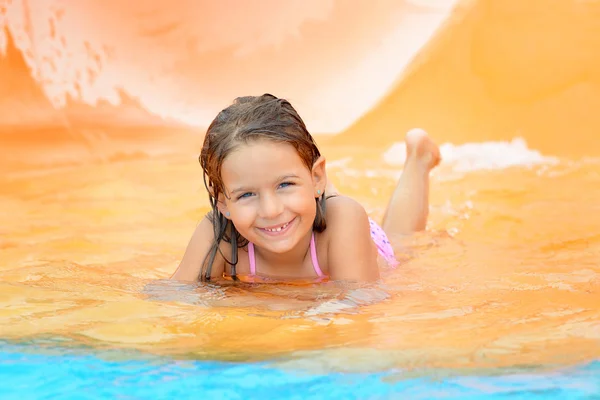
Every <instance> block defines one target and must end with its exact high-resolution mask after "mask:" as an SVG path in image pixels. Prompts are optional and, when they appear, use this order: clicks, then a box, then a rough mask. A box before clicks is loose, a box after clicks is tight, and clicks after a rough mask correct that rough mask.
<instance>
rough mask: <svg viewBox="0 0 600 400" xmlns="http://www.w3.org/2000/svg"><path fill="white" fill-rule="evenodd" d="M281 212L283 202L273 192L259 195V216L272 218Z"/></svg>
mask: <svg viewBox="0 0 600 400" xmlns="http://www.w3.org/2000/svg"><path fill="white" fill-rule="evenodd" d="M282 212H283V202H281V200H280V199H279V197H278V196H276V195H274V194H270V195H266V196H262V197H261V201H260V216H261V217H262V218H265V219H274V218H275V217H277V216H279V214H281V213H282Z"/></svg>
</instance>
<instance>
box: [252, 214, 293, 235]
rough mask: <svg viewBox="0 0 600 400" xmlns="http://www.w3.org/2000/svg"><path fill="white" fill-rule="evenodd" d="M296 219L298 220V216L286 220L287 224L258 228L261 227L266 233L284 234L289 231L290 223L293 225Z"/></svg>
mask: <svg viewBox="0 0 600 400" xmlns="http://www.w3.org/2000/svg"><path fill="white" fill-rule="evenodd" d="M295 220H296V218H294V219H292V220H291V221H289V222H286V223H285V224H281V225H276V226H272V227H270V228H258V229H260V230H261V231H262V232H264V233H266V234H267V235H270V236H278V235H282V234H284V233H285V232H287V231H288V230H289V227H290V225H292V223H293V222H294V221H295Z"/></svg>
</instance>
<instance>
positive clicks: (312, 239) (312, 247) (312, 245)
mask: <svg viewBox="0 0 600 400" xmlns="http://www.w3.org/2000/svg"><path fill="white" fill-rule="evenodd" d="M310 258H311V260H312V265H313V268H314V269H315V272H316V273H317V275H319V278H322V277H323V276H324V274H323V271H321V267H320V266H319V259H318V258H317V246H316V245H315V233H314V232H313V233H312V236H311V237H310Z"/></svg>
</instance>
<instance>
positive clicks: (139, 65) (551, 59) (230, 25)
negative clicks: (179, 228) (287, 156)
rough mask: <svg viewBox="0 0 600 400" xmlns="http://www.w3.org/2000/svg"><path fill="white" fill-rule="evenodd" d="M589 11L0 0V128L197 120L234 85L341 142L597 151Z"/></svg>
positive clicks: (68, 136) (582, 7) (26, 131)
mask: <svg viewBox="0 0 600 400" xmlns="http://www.w3.org/2000/svg"><path fill="white" fill-rule="evenodd" d="M599 15H600V4H599V3H598V2H589V1H588V2H581V1H568V0H562V1H553V2H552V6H548V5H547V2H546V1H545V0H532V1H528V2H521V1H519V0H515V1H512V0H510V1H509V0H480V1H458V2H457V1H451V0H447V1H444V0H436V1H422V0H404V1H396V0H389V1H386V0H382V1H378V2H374V3H371V2H346V1H334V0H330V1H320V0H319V1H317V0H311V1H288V2H284V3H281V2H278V1H272V0H265V1H261V2H260V3H258V4H252V5H251V4H250V3H243V2H236V1H233V0H229V1H224V2H219V3H214V2H209V1H176V2H163V1H157V0H153V1H145V2H130V3H123V2H122V1H114V0H110V1H94V0H63V1H52V0H49V1H44V2H36V1H31V0H12V1H11V0H4V1H3V2H2V3H1V5H0V50H1V51H0V76H2V80H1V81H0V138H2V141H4V142H5V143H9V142H20V143H24V144H26V145H27V146H32V145H35V144H36V143H39V142H44V143H45V142H50V143H60V142H61V141H75V142H77V141H79V140H86V137H87V136H86V132H87V131H88V130H89V129H104V130H106V131H110V132H111V135H115V136H119V135H124V134H125V133H124V132H126V131H127V132H130V131H131V129H130V128H132V127H138V128H140V127H142V128H147V129H146V130H145V131H144V130H142V131H141V132H142V133H141V134H140V135H141V136H142V137H143V136H144V133H143V132H149V131H150V128H157V127H159V128H164V127H167V128H168V129H173V128H174V127H176V128H178V129H179V128H182V127H184V128H185V127H191V128H199V129H202V128H203V127H206V126H207V125H208V123H209V122H210V120H211V118H212V117H213V116H214V115H215V113H216V112H217V111H219V110H220V109H221V108H223V107H224V106H225V105H226V104H228V103H229V102H230V101H231V99H233V98H235V97H236V96H239V95H245V94H257V93H263V92H272V93H274V94H276V95H279V96H282V97H287V98H289V99H291V100H292V102H293V103H294V104H295V105H296V106H297V108H299V109H300V112H301V114H302V115H303V116H304V118H305V119H306V121H307V124H308V126H309V128H310V129H311V130H312V132H313V133H316V134H320V133H323V134H337V135H336V137H335V140H336V141H342V142H344V143H354V142H360V143H365V142H368V143H372V144H373V145H382V146H387V145H389V144H391V143H393V142H394V141H396V140H397V139H398V134H399V133H401V132H403V131H405V130H406V129H409V128H411V127H414V126H421V127H423V128H426V129H428V130H430V131H431V133H432V134H433V135H434V136H435V137H436V138H437V140H439V141H440V142H452V143H458V144H459V143H463V142H473V141H475V142H476V141H488V140H510V139H512V138H514V137H523V138H524V139H525V140H526V141H527V143H528V144H529V145H530V146H531V147H534V148H536V149H539V150H541V151H542V152H546V153H549V154H556V155H575V156H580V155H597V154H600V139H598V135H597V134H596V132H597V131H598V127H599V126H600V114H598V113H597V112H596V110H597V109H598V105H600V86H599V82H600V75H599V72H598V71H600V68H599V66H600V55H599V54H600V53H598V52H597V51H594V49H598V48H600V25H599V22H598V21H599V18H598V16H599ZM367 134H368V138H369V139H368V140H367V139H366V137H367V136H366V135H367ZM565 135H566V136H565ZM565 137H568V140H565Z"/></svg>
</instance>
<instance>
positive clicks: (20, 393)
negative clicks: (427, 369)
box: [0, 342, 600, 400]
mask: <svg viewBox="0 0 600 400" xmlns="http://www.w3.org/2000/svg"><path fill="white" fill-rule="evenodd" d="M107 354H108V353H107ZM107 354H105V355H104V356H102V355H98V354H92V353H88V354H85V353H81V352H74V351H67V350H62V351H61V350H56V349H55V350H53V351H49V350H48V349H47V348H46V349H41V348H36V347H35V346H20V345H19V346H17V345H11V344H7V343H4V344H2V343H1V342H0V399H2V400H5V399H6V400H8V399H18V400H28V399H170V398H176V399H188V398H189V399H396V398H397V399H437V398H440V399H561V400H567V399H600V362H593V363H589V364H586V365H581V366H579V367H573V368H563V369H560V370H554V371H551V372H549V371H545V372H537V373H536V372H521V373H511V374H505V375H495V376H489V375H488V376H476V375H463V376H447V377H438V378H435V373H434V372H433V371H432V372H431V374H430V375H429V377H419V378H415V377H408V376H409V375H408V374H404V376H405V377H403V373H402V371H393V372H379V373H353V374H348V373H345V374H344V373H328V374H323V373H315V374H310V373H307V372H306V371H293V370H289V369H285V370H282V369H278V368H277V367H276V366H275V365H274V364H269V363H230V362H214V361H189V360H184V361H181V360H172V359H167V358H159V357H145V358H142V357H137V358H132V359H131V360H128V361H121V360H120V361H111V358H110V357H107ZM113 357H114V353H113ZM120 358H124V357H123V354H121V357H120ZM488 372H489V371H488Z"/></svg>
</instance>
